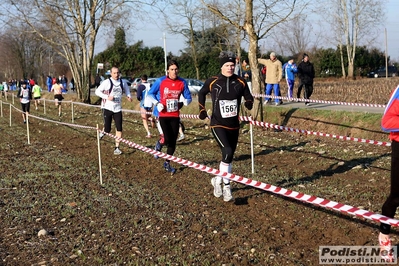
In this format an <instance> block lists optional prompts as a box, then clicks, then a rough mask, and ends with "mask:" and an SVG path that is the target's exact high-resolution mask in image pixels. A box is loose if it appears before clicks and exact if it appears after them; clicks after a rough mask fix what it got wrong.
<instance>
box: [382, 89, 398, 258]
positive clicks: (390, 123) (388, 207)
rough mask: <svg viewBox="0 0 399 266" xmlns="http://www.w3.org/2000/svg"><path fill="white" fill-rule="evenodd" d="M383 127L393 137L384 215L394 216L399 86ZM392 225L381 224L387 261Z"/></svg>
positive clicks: (385, 115) (396, 199)
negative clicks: (388, 189) (388, 187)
mask: <svg viewBox="0 0 399 266" xmlns="http://www.w3.org/2000/svg"><path fill="white" fill-rule="evenodd" d="M381 127H382V129H383V130H384V131H387V132H389V138H390V139H391V142H392V143H391V150H392V153H391V190H390V193H389V196H388V198H387V199H386V201H385V202H384V205H382V215H385V216H387V217H390V218H394V216H395V213H396V209H397V208H398V206H399V86H398V87H396V89H395V90H394V91H393V92H392V94H391V98H390V99H389V102H388V104H387V106H386V108H385V111H384V115H383V116H382V120H381ZM390 232H391V225H389V224H386V223H381V224H380V234H379V236H378V242H379V244H380V248H381V256H382V258H383V259H385V262H392V261H393V259H394V258H393V257H392V243H391V239H390V237H389V233H390Z"/></svg>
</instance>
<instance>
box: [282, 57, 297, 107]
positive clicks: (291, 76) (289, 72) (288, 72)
mask: <svg viewBox="0 0 399 266" xmlns="http://www.w3.org/2000/svg"><path fill="white" fill-rule="evenodd" d="M297 72H298V68H297V66H296V64H295V63H294V59H293V58H290V60H288V62H287V63H285V64H284V65H283V73H284V75H285V80H286V81H287V86H288V90H287V97H288V99H289V101H292V97H293V96H292V94H293V91H294V84H295V73H297Z"/></svg>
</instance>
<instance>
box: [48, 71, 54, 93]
mask: <svg viewBox="0 0 399 266" xmlns="http://www.w3.org/2000/svg"><path fill="white" fill-rule="evenodd" d="M52 86H53V78H52V77H51V76H50V75H49V76H47V89H48V92H51V87H52Z"/></svg>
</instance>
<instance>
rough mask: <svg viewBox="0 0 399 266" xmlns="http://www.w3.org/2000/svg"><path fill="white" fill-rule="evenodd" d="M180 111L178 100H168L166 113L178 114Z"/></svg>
mask: <svg viewBox="0 0 399 266" xmlns="http://www.w3.org/2000/svg"><path fill="white" fill-rule="evenodd" d="M177 110H179V106H178V101H177V99H166V112H176V111H177Z"/></svg>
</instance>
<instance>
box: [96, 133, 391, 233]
mask: <svg viewBox="0 0 399 266" xmlns="http://www.w3.org/2000/svg"><path fill="white" fill-rule="evenodd" d="M99 131H100V130H99ZM103 133H105V132H103ZM105 134H106V135H108V136H110V137H113V138H114V139H118V140H119V141H121V142H123V143H125V144H127V145H129V146H130V147H132V148H135V149H138V150H141V151H143V152H146V153H150V154H152V155H157V156H158V157H160V158H164V159H167V160H171V161H173V162H176V163H179V164H182V165H185V166H188V167H191V168H194V169H197V170H200V171H203V172H206V173H209V174H212V175H220V176H223V177H226V178H229V179H230V180H232V181H234V182H237V183H241V184H243V185H247V186H251V187H254V188H258V189H261V190H264V191H268V192H271V193H273V194H278V195H281V196H284V197H288V198H292V199H295V200H298V201H302V202H306V203H309V204H311V205H316V206H321V207H324V208H327V209H333V210H335V211H339V212H342V213H348V214H351V215H355V216H358V217H363V218H366V219H369V220H373V221H376V222H382V223H386V224H390V225H392V226H399V220H396V219H393V218H389V217H386V216H384V215H381V214H377V213H373V212H370V211H367V210H363V209H359V208H357V207H353V206H350V205H346V204H342V203H339V202H335V201H330V200H327V199H323V198H320V197H316V196H311V195H307V194H304V193H300V192H296V191H293V190H288V189H285V188H281V187H276V186H273V185H270V184H267V183H263V182H260V181H256V180H252V179H248V178H245V177H243V176H239V175H235V174H230V173H226V172H221V171H220V170H217V169H214V168H211V167H208V166H205V165H202V164H198V163H194V162H191V161H189V160H185V159H181V158H178V157H175V156H171V155H168V154H165V153H162V152H159V151H156V150H153V149H150V148H147V147H144V146H142V145H139V144H137V143H134V142H132V141H129V140H126V139H123V138H119V137H116V136H114V135H112V134H109V133H105Z"/></svg>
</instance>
